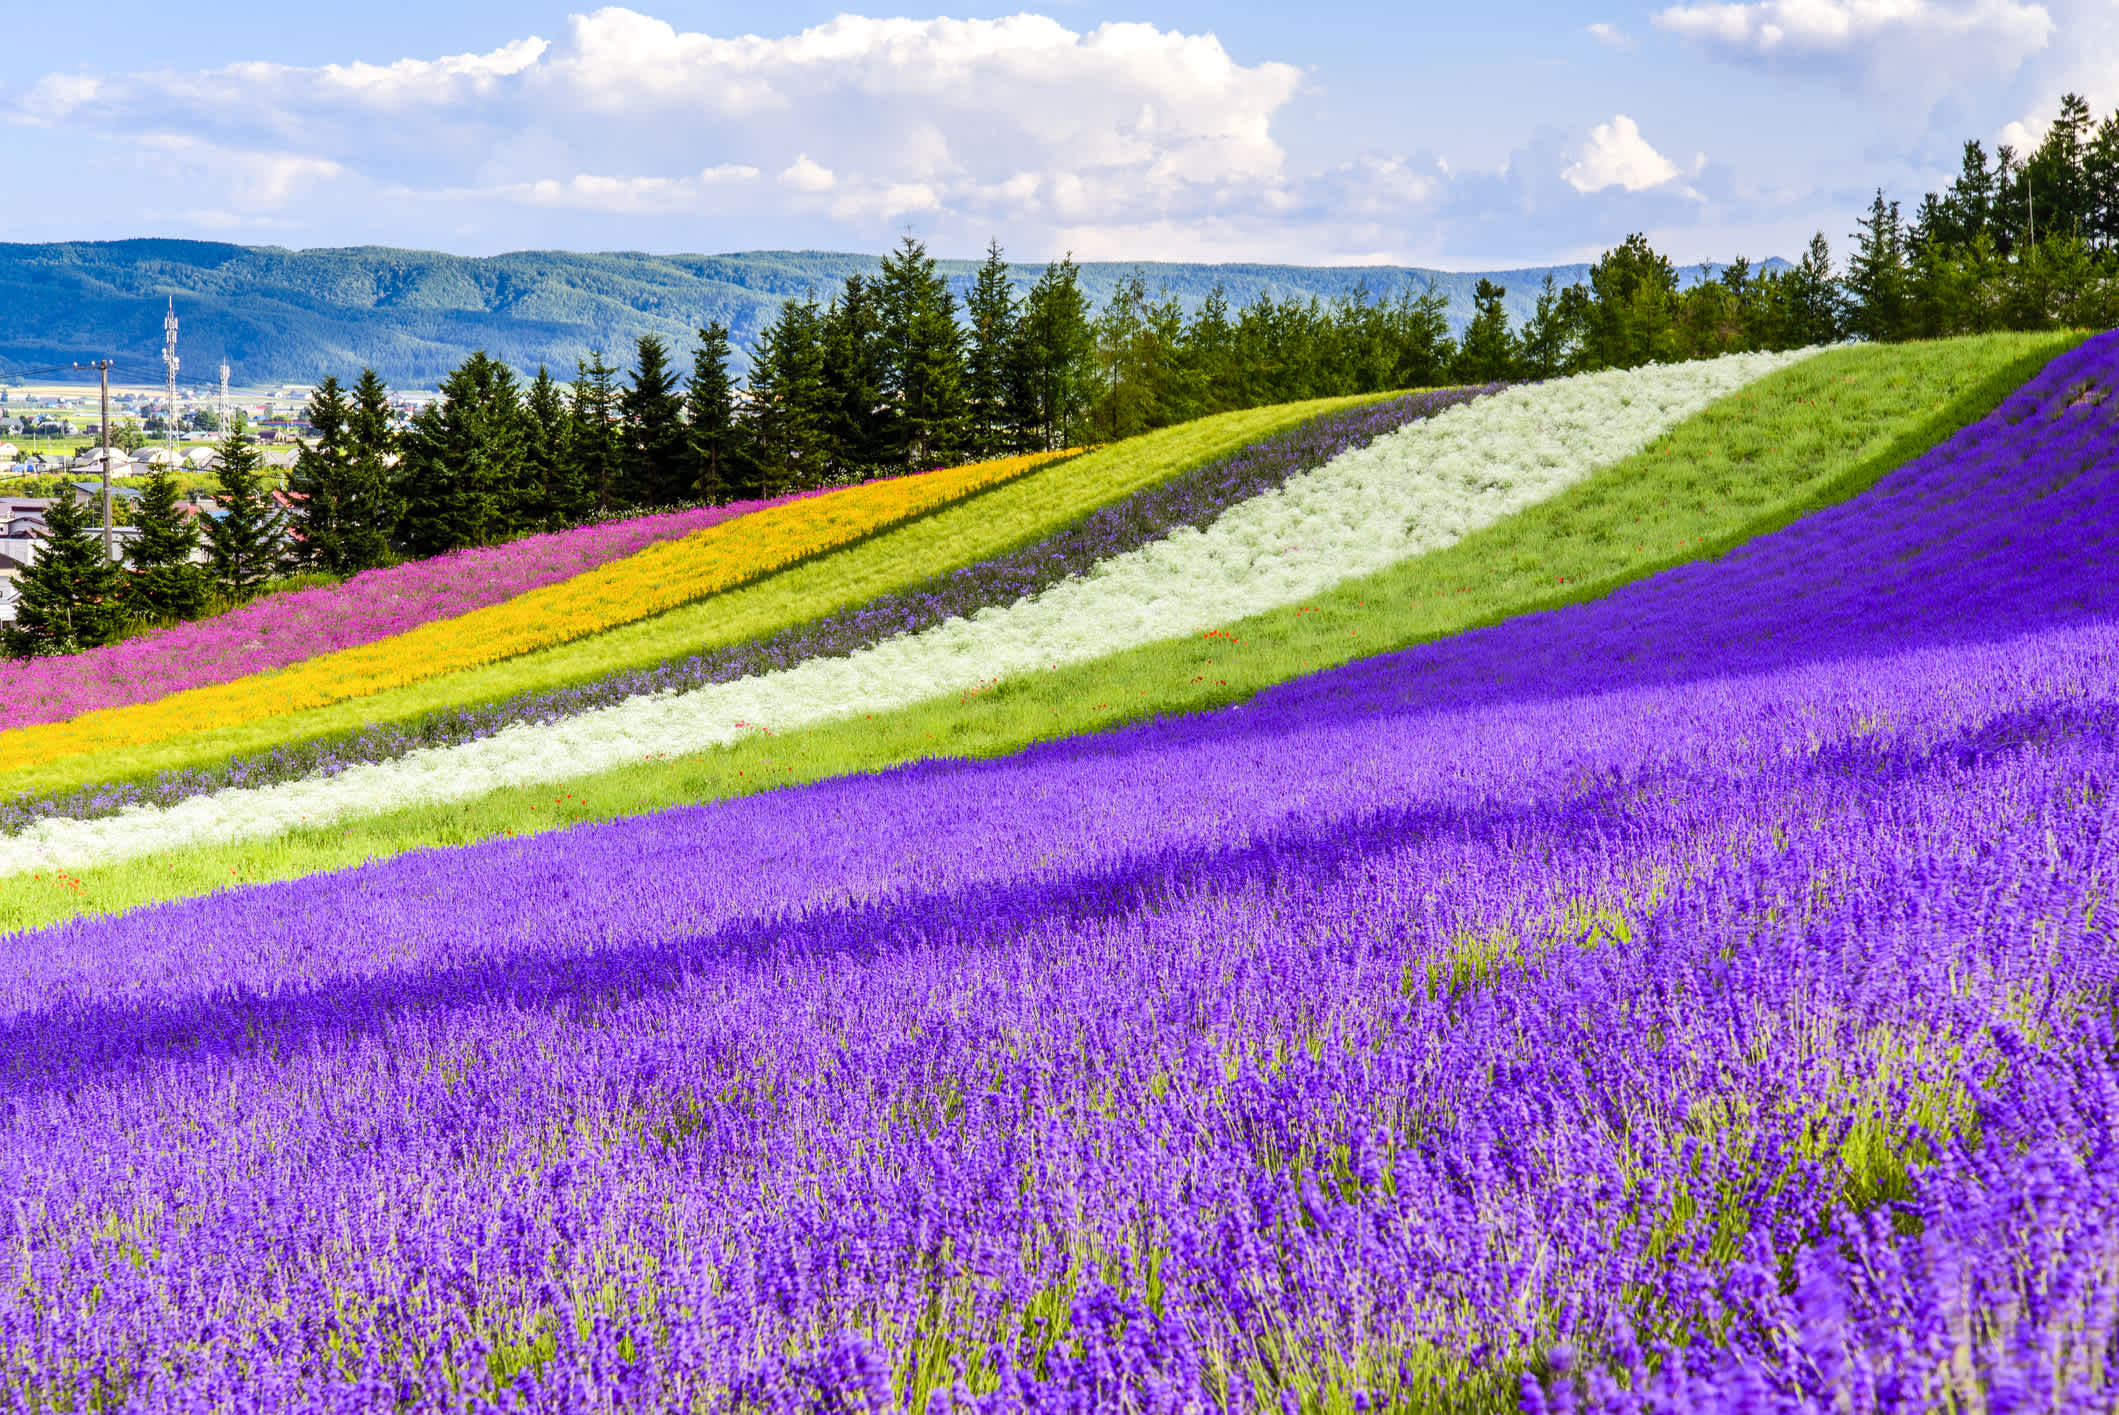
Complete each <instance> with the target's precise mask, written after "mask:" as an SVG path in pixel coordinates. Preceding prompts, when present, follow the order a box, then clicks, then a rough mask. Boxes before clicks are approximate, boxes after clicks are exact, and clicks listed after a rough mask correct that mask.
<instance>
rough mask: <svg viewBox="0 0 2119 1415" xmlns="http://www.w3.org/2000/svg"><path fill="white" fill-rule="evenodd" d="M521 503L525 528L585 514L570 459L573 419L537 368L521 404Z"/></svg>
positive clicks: (576, 468)
mask: <svg viewBox="0 0 2119 1415" xmlns="http://www.w3.org/2000/svg"><path fill="white" fill-rule="evenodd" d="M522 434H523V442H522V460H523V484H522V500H521V503H520V504H519V505H518V506H517V508H516V517H517V519H518V520H519V521H520V522H521V524H523V525H525V526H537V527H540V528H542V529H544V530H548V531H556V530H558V529H560V528H561V527H562V526H566V525H569V524H571V523H573V522H574V521H576V520H579V519H580V518H581V516H582V515H583V514H584V513H585V511H586V507H585V505H584V501H585V498H584V496H583V494H582V486H581V468H580V465H579V463H577V462H576V461H575V459H574V419H573V414H572V411H571V410H570V409H569V408H568V406H567V400H566V395H564V394H563V393H561V392H560V391H559V383H558V381H557V380H556V379H554V378H553V377H552V375H551V372H550V370H548V369H546V368H545V366H544V365H543V364H539V365H538V366H537V377H536V378H535V379H534V380H533V381H532V382H531V384H530V391H529V393H528V394H526V395H525V396H524V398H523V400H522Z"/></svg>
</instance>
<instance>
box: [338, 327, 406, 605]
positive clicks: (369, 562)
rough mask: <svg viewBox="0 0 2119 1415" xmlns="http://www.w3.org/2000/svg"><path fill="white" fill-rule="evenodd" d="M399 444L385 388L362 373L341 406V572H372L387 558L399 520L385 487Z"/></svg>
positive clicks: (379, 378) (378, 378)
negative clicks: (343, 416) (343, 422)
mask: <svg viewBox="0 0 2119 1415" xmlns="http://www.w3.org/2000/svg"><path fill="white" fill-rule="evenodd" d="M401 442H402V439H401V438H400V437H399V435H398V427H397V417H396V414H394V413H393V412H392V411H391V409H390V389H389V387H388V386H387V385H385V384H384V382H383V379H382V375H381V374H379V373H377V372H376V371H375V370H374V369H372V368H364V369H362V370H361V376H360V377H359V378H358V379H356V380H354V384H353V397H352V399H351V400H350V401H349V402H348V404H347V407H346V461H345V465H344V466H343V467H342V468H341V469H340V473H339V497H340V516H339V554H340V557H341V559H342V561H343V563H344V566H345V568H344V569H343V570H342V571H340V573H341V574H346V575H352V574H357V573H359V572H360V571H362V570H372V569H374V568H375V567H376V566H378V565H382V564H386V563H387V562H388V561H389V559H390V537H391V535H392V533H393V532H395V530H396V529H397V525H398V522H399V520H400V516H401V508H400V507H399V506H398V503H397V497H396V493H395V492H394V490H393V489H392V486H391V482H392V480H393V475H394V474H393V468H395V467H396V465H397V462H398V458H399V455H400V451H401Z"/></svg>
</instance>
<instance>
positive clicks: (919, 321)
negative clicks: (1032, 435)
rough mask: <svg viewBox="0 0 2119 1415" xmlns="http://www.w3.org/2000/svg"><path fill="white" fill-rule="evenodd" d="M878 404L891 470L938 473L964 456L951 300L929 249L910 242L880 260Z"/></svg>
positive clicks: (960, 358)
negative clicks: (883, 407) (884, 414)
mask: <svg viewBox="0 0 2119 1415" xmlns="http://www.w3.org/2000/svg"><path fill="white" fill-rule="evenodd" d="M878 284H879V285H880V286H881V290H882V308H883V361H882V371H883V396H884V400H885V402H886V404H887V405H888V406H889V408H890V416H889V419H888V421H887V422H886V424H885V428H886V433H885V437H886V442H885V445H886V447H887V448H888V452H889V457H890V460H891V462H892V463H893V464H894V465H895V466H896V467H898V468H900V469H903V470H905V471H923V470H925V469H927V468H929V467H938V466H941V465H943V464H944V463H946V462H948V461H950V460H951V459H952V458H954V457H956V456H957V454H958V453H959V452H961V451H969V452H971V453H972V455H974V456H975V455H978V454H980V453H983V452H985V451H987V450H988V449H985V448H966V447H965V445H964V434H965V430H966V424H967V410H966V406H965V401H964V336H963V331H962V330H960V329H958V328H957V321H956V297H955V296H954V295H952V294H950V292H949V282H948V281H946V280H945V279H943V278H942V276H941V275H940V274H939V273H938V272H937V271H936V269H935V261H934V257H932V256H930V255H928V254H927V247H926V246H925V245H923V244H921V243H920V242H919V241H918V240H916V239H914V238H913V237H911V236H907V237H906V238H905V239H904V241H903V242H902V243H901V244H900V245H899V247H898V249H897V250H895V251H893V252H892V253H891V254H889V255H887V256H885V257H883V270H882V274H881V276H880V278H879V280H878Z"/></svg>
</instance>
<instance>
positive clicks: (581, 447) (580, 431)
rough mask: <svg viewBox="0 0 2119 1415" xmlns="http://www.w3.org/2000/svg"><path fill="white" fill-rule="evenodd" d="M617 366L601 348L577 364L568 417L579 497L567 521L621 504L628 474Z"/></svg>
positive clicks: (571, 508)
mask: <svg viewBox="0 0 2119 1415" xmlns="http://www.w3.org/2000/svg"><path fill="white" fill-rule="evenodd" d="M617 373H618V370H617V369H615V368H613V367H611V365H609V364H607V363H605V362H604V361H603V351H602V350H601V349H596V350H592V351H590V354H589V357H588V358H587V359H585V360H580V361H578V362H576V364H575V366H574V404H573V408H572V409H571V415H570V417H569V419H568V421H569V424H570V427H569V430H568V442H569V444H570V445H571V448H572V451H573V455H574V463H575V467H576V469H577V471H576V476H577V478H578V480H579V484H580V492H579V495H578V496H577V497H576V499H575V503H574V505H573V506H572V507H570V508H569V512H570V514H569V515H568V516H567V519H568V520H569V521H581V520H586V519H588V518H589V517H590V516H593V515H602V514H604V513H606V512H608V511H610V510H611V509H612V508H613V507H615V506H617V505H619V504H620V501H621V497H622V495H623V487H622V485H621V478H623V477H624V475H625V437H624V429H623V427H622V426H621V425H620V423H619V419H618V389H617V385H616V384H615V382H614V381H613V380H614V379H615V378H616V377H617Z"/></svg>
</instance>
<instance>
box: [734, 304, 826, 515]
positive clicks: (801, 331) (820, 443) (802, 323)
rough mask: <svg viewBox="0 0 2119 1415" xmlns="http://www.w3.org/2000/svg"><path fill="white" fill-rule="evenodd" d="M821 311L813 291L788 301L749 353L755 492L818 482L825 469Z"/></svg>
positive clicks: (769, 493) (782, 491) (781, 491)
mask: <svg viewBox="0 0 2119 1415" xmlns="http://www.w3.org/2000/svg"><path fill="white" fill-rule="evenodd" d="M823 330H824V315H823V312H822V311H821V310H820V309H818V307H817V301H816V298H815V296H811V297H810V298H808V299H806V300H789V301H788V302H787V303H786V304H784V305H782V306H781V307H780V314H779V317H778V318H777V319H775V320H774V321H773V322H772V323H771V324H770V325H768V326H766V328H765V330H764V331H763V332H762V333H761V334H760V335H759V336H758V348H757V351H756V352H755V353H754V354H753V355H752V357H751V376H750V390H749V391H750V413H751V417H750V423H751V433H752V437H753V439H754V443H753V445H754V446H755V448H756V449H757V456H758V473H759V476H758V480H759V493H760V494H761V495H764V496H780V495H783V494H785V493H787V492H790V491H798V490H802V489H804V488H807V487H812V486H816V485H818V484H819V483H820V482H821V480H822V478H823V476H824V473H825V470H826V468H827V453H828V450H829V446H830V444H829V438H828V434H827V431H826V426H825V419H826V417H827V416H828V414H829V411H830V410H829V406H828V402H827V390H826V388H825V383H824V338H823Z"/></svg>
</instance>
